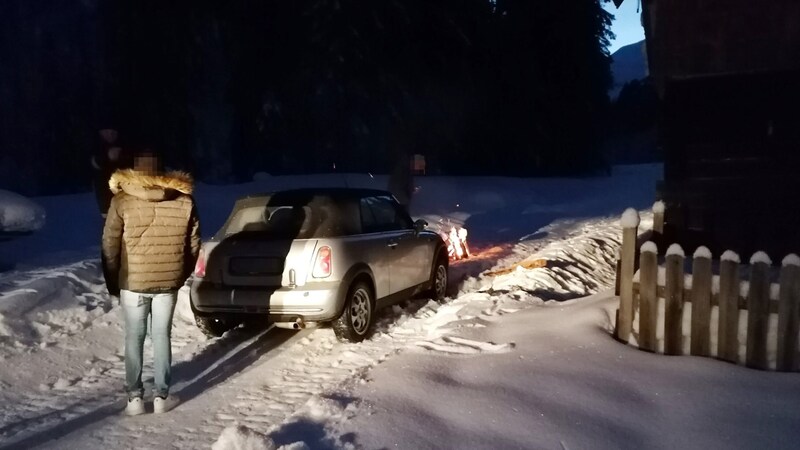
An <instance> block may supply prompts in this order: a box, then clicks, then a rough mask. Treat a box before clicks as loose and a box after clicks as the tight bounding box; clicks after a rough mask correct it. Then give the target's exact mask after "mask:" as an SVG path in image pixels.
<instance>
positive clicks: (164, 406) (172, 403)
mask: <svg viewBox="0 0 800 450" xmlns="http://www.w3.org/2000/svg"><path fill="white" fill-rule="evenodd" d="M178 403H180V400H179V399H178V397H175V396H174V395H168V396H167V397H166V398H163V397H156V398H154V399H153V412H154V413H156V414H160V413H165V412H167V411H169V410H170V409H172V408H174V407H176V406H178Z"/></svg>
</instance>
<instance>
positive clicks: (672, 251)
mask: <svg viewBox="0 0 800 450" xmlns="http://www.w3.org/2000/svg"><path fill="white" fill-rule="evenodd" d="M672 255H676V256H680V257H684V256H685V253H683V247H681V246H680V245H679V244H672V245H670V246H669V248H668V249H667V256H672Z"/></svg>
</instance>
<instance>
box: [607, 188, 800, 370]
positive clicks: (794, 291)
mask: <svg viewBox="0 0 800 450" xmlns="http://www.w3.org/2000/svg"><path fill="white" fill-rule="evenodd" d="M659 209H661V215H662V218H658V217H657V214H658V213H659ZM632 213H633V214H635V211H633V210H628V211H626V213H625V215H623V220H622V222H623V241H622V242H623V243H622V249H621V251H620V261H619V262H618V265H617V267H618V274H617V278H618V280H617V281H618V284H617V286H618V288H619V298H620V307H619V310H618V314H617V323H616V328H615V336H616V338H617V339H619V340H620V341H622V342H625V343H629V342H630V343H635V344H637V345H638V347H639V348H640V349H642V350H645V351H649V352H662V353H664V354H666V355H683V354H684V353H687V350H688V353H689V354H691V355H695V356H715V357H717V358H719V359H721V360H724V361H729V362H732V363H735V364H743V365H746V366H747V367H751V368H755V369H761V370H770V369H775V370H778V371H798V370H800V364H798V362H799V360H800V358H799V357H798V356H799V355H798V351H799V350H800V345H799V344H798V335H799V334H800V257H798V256H797V255H794V254H792V255H789V256H787V257H786V258H785V259H784V260H783V264H782V267H781V270H780V275H779V277H778V278H779V279H778V283H777V284H774V283H772V281H771V279H772V275H773V273H772V272H773V270H774V269H773V267H772V264H771V261H770V260H769V257H768V256H767V255H766V254H764V253H762V252H759V253H757V254H755V255H753V258H752V259H751V260H750V264H749V266H743V265H742V264H741V263H740V261H739V257H738V255H736V254H735V253H733V252H731V251H727V252H725V253H724V254H723V255H722V257H721V258H720V259H719V260H717V261H714V260H713V258H712V255H711V252H710V251H709V250H708V249H706V248H705V247H700V248H699V249H698V250H697V251H696V252H695V254H694V255H693V257H692V260H691V266H692V267H691V274H687V273H685V271H684V262H685V256H684V252H683V249H682V248H681V247H680V246H679V245H677V244H673V245H671V246H670V247H669V249H668V250H667V251H666V253H665V257H664V258H663V266H659V257H658V247H657V245H656V243H655V242H652V241H648V242H646V243H645V244H644V245H642V246H641V248H640V249H638V250H640V251H637V248H636V246H637V242H636V239H637V236H638V226H639V220H638V214H636V217H632V215H631V214H632ZM659 221H660V223H659ZM662 226H663V205H659V204H658V203H657V204H656V205H654V228H656V227H658V228H660V229H659V230H658V231H656V230H653V231H654V232H653V233H652V236H653V238H654V240H656V241H661V236H662V235H661V232H660V231H661V230H662V229H661V227H662ZM661 244H662V246H663V242H661ZM715 263H716V264H715ZM636 267H638V268H639V269H638V272H636V274H634V271H635V268H636ZM715 267H716V268H717V271H718V275H715V274H714V272H715ZM743 270H747V279H746V280H741V278H742V277H741V276H740V273H741V272H742V271H743ZM776 293H777V295H776ZM687 304H688V305H690V307H691V314H689V313H688V311H687V312H684V309H686V308H687V306H686V305H687ZM662 305H663V316H662V315H660V314H659V311H660V310H661V308H662ZM715 309H716V312H717V314H714V312H715ZM741 314H746V316H747V319H746V323H745V322H742V323H741V325H740V316H741ZM771 315H774V316H773V317H775V316H777V317H776V319H777V320H774V319H773V320H772V321H770V316H771ZM684 316H686V320H685V319H684ZM660 317H663V321H664V324H663V337H662V339H663V347H660V346H659V336H658V333H657V330H658V329H659V325H660V324H659V323H658V320H659V318H660ZM775 324H777V325H775ZM684 326H688V327H689V329H687V330H684V329H683V327H684ZM714 328H716V329H717V330H716V333H715V334H712V331H713V330H714ZM776 336H777V337H776ZM687 339H688V342H686V340H687ZM771 339H775V340H776V341H777V342H775V340H771ZM714 341H716V342H714ZM686 344H688V345H686ZM714 344H716V345H714ZM742 345H744V347H742ZM776 349H777V350H776ZM740 355H741V356H740ZM742 356H743V357H742ZM771 361H774V364H773V363H772V362H771Z"/></svg>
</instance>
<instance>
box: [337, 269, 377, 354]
mask: <svg viewBox="0 0 800 450" xmlns="http://www.w3.org/2000/svg"><path fill="white" fill-rule="evenodd" d="M374 306H375V301H374V299H373V298H372V289H371V288H370V286H369V285H368V284H367V283H365V282H363V281H359V282H357V283H355V284H354V285H353V286H352V287H350V290H349V291H348V292H347V300H346V301H345V304H344V311H342V315H340V316H339V318H338V319H336V320H334V321H333V332H334V334H336V337H337V338H339V340H341V341H350V342H361V341H363V340H364V338H365V337H367V334H368V333H369V330H370V328H371V327H372V317H373V309H374Z"/></svg>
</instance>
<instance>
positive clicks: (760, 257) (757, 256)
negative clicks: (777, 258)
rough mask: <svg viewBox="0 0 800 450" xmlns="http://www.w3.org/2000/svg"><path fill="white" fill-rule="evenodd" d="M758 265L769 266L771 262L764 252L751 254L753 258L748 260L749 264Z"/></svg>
mask: <svg viewBox="0 0 800 450" xmlns="http://www.w3.org/2000/svg"><path fill="white" fill-rule="evenodd" d="M758 263H762V264H766V265H768V266H771V265H772V260H771V259H770V258H769V255H767V254H766V253H765V252H761V251H759V252H755V253H753V256H752V257H751V258H750V264H758Z"/></svg>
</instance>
